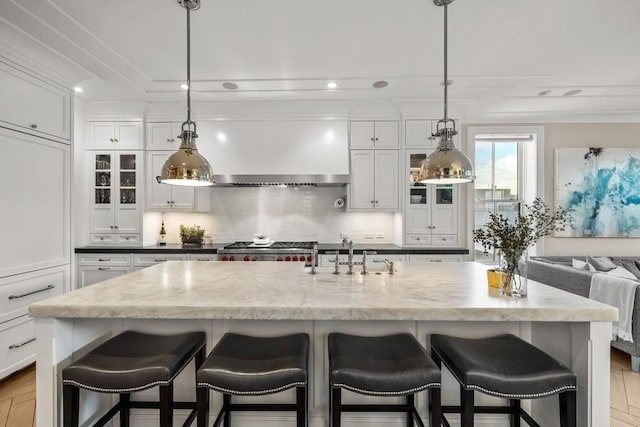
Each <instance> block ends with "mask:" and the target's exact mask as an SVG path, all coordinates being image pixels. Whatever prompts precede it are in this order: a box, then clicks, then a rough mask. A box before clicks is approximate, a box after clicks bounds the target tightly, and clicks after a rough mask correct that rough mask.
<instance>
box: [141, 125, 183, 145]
mask: <svg viewBox="0 0 640 427" xmlns="http://www.w3.org/2000/svg"><path fill="white" fill-rule="evenodd" d="M171 131H172V124H171V123H169V122H161V123H147V143H146V149H147V150H171V149H172V147H173V144H172V142H173V140H175V138H176V135H177V134H176V135H174V134H173V133H172V132H171Z"/></svg>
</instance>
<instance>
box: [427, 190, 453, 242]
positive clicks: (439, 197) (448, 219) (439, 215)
mask: <svg viewBox="0 0 640 427" xmlns="http://www.w3.org/2000/svg"><path fill="white" fill-rule="evenodd" d="M432 191H433V203H432V212H431V231H432V232H433V233H434V234H455V233H457V232H458V203H457V191H456V187H455V186H454V185H436V186H434V188H433V190H432Z"/></svg>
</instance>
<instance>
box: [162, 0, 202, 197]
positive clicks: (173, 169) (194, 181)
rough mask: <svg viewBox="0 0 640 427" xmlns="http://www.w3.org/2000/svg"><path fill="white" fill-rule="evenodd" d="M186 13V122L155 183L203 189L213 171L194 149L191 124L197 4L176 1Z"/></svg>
mask: <svg viewBox="0 0 640 427" xmlns="http://www.w3.org/2000/svg"><path fill="white" fill-rule="evenodd" d="M178 3H179V4H180V6H182V7H184V8H185V9H186V10H187V121H186V122H184V123H182V133H181V134H180V135H179V136H178V138H180V139H181V140H182V142H181V143H180V148H178V151H177V152H175V153H173V154H172V155H171V156H169V158H168V159H167V161H166V162H164V165H163V166H162V172H161V174H160V176H159V177H158V181H159V182H161V183H163V184H170V185H182V186H191V187H204V186H209V185H213V184H214V181H213V169H211V165H210V164H209V162H208V161H207V159H205V158H204V157H203V156H202V155H201V154H200V153H198V148H197V147H196V138H197V137H198V134H197V133H196V123H195V122H193V121H191V19H190V16H191V11H192V10H198V9H199V8H200V0H178Z"/></svg>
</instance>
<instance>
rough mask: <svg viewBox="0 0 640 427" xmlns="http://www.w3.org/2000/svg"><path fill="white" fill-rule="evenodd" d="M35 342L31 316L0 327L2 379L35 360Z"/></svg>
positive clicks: (0, 374)
mask: <svg viewBox="0 0 640 427" xmlns="http://www.w3.org/2000/svg"><path fill="white" fill-rule="evenodd" d="M35 340H36V334H35V328H34V325H33V319H32V318H31V317H29V316H23V317H21V318H20V319H16V320H15V321H13V322H8V323H4V324H2V325H0V361H1V362H0V378H3V377H5V376H7V375H8V374H10V373H12V372H14V371H16V370H18V369H20V368H21V367H23V366H26V365H27V364H29V363H31V362H32V361H34V360H35V356H36V345H35Z"/></svg>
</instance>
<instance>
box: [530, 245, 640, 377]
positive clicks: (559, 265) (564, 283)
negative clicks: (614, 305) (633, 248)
mask: <svg viewBox="0 0 640 427" xmlns="http://www.w3.org/2000/svg"><path fill="white" fill-rule="evenodd" d="M574 258H575V259H579V260H582V261H584V260H585V257H584V256H573V257H571V256H546V257H531V259H530V260H529V261H528V263H527V277H528V278H530V279H532V280H535V281H536V282H540V283H544V284H546V285H550V286H554V287H556V288H559V289H562V290H564V291H567V292H572V293H574V294H578V295H581V296H583V297H586V298H589V288H590V287H591V276H593V274H594V273H592V272H590V271H584V270H578V269H575V268H573V267H572V266H571V261H572V259H574ZM610 258H611V260H612V261H613V262H614V263H615V264H617V265H621V266H623V267H625V268H626V269H627V270H630V271H632V273H634V274H638V268H640V258H623V257H610ZM634 268H635V270H634ZM639 311H640V287H639V288H638V289H637V290H636V297H635V301H634V308H633V317H632V326H631V332H632V335H633V343H630V342H628V341H622V340H620V339H617V340H615V341H611V346H612V347H615V348H617V349H619V350H622V351H624V352H625V353H629V354H630V355H631V365H632V368H633V370H634V371H636V372H640V312H639Z"/></svg>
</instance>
